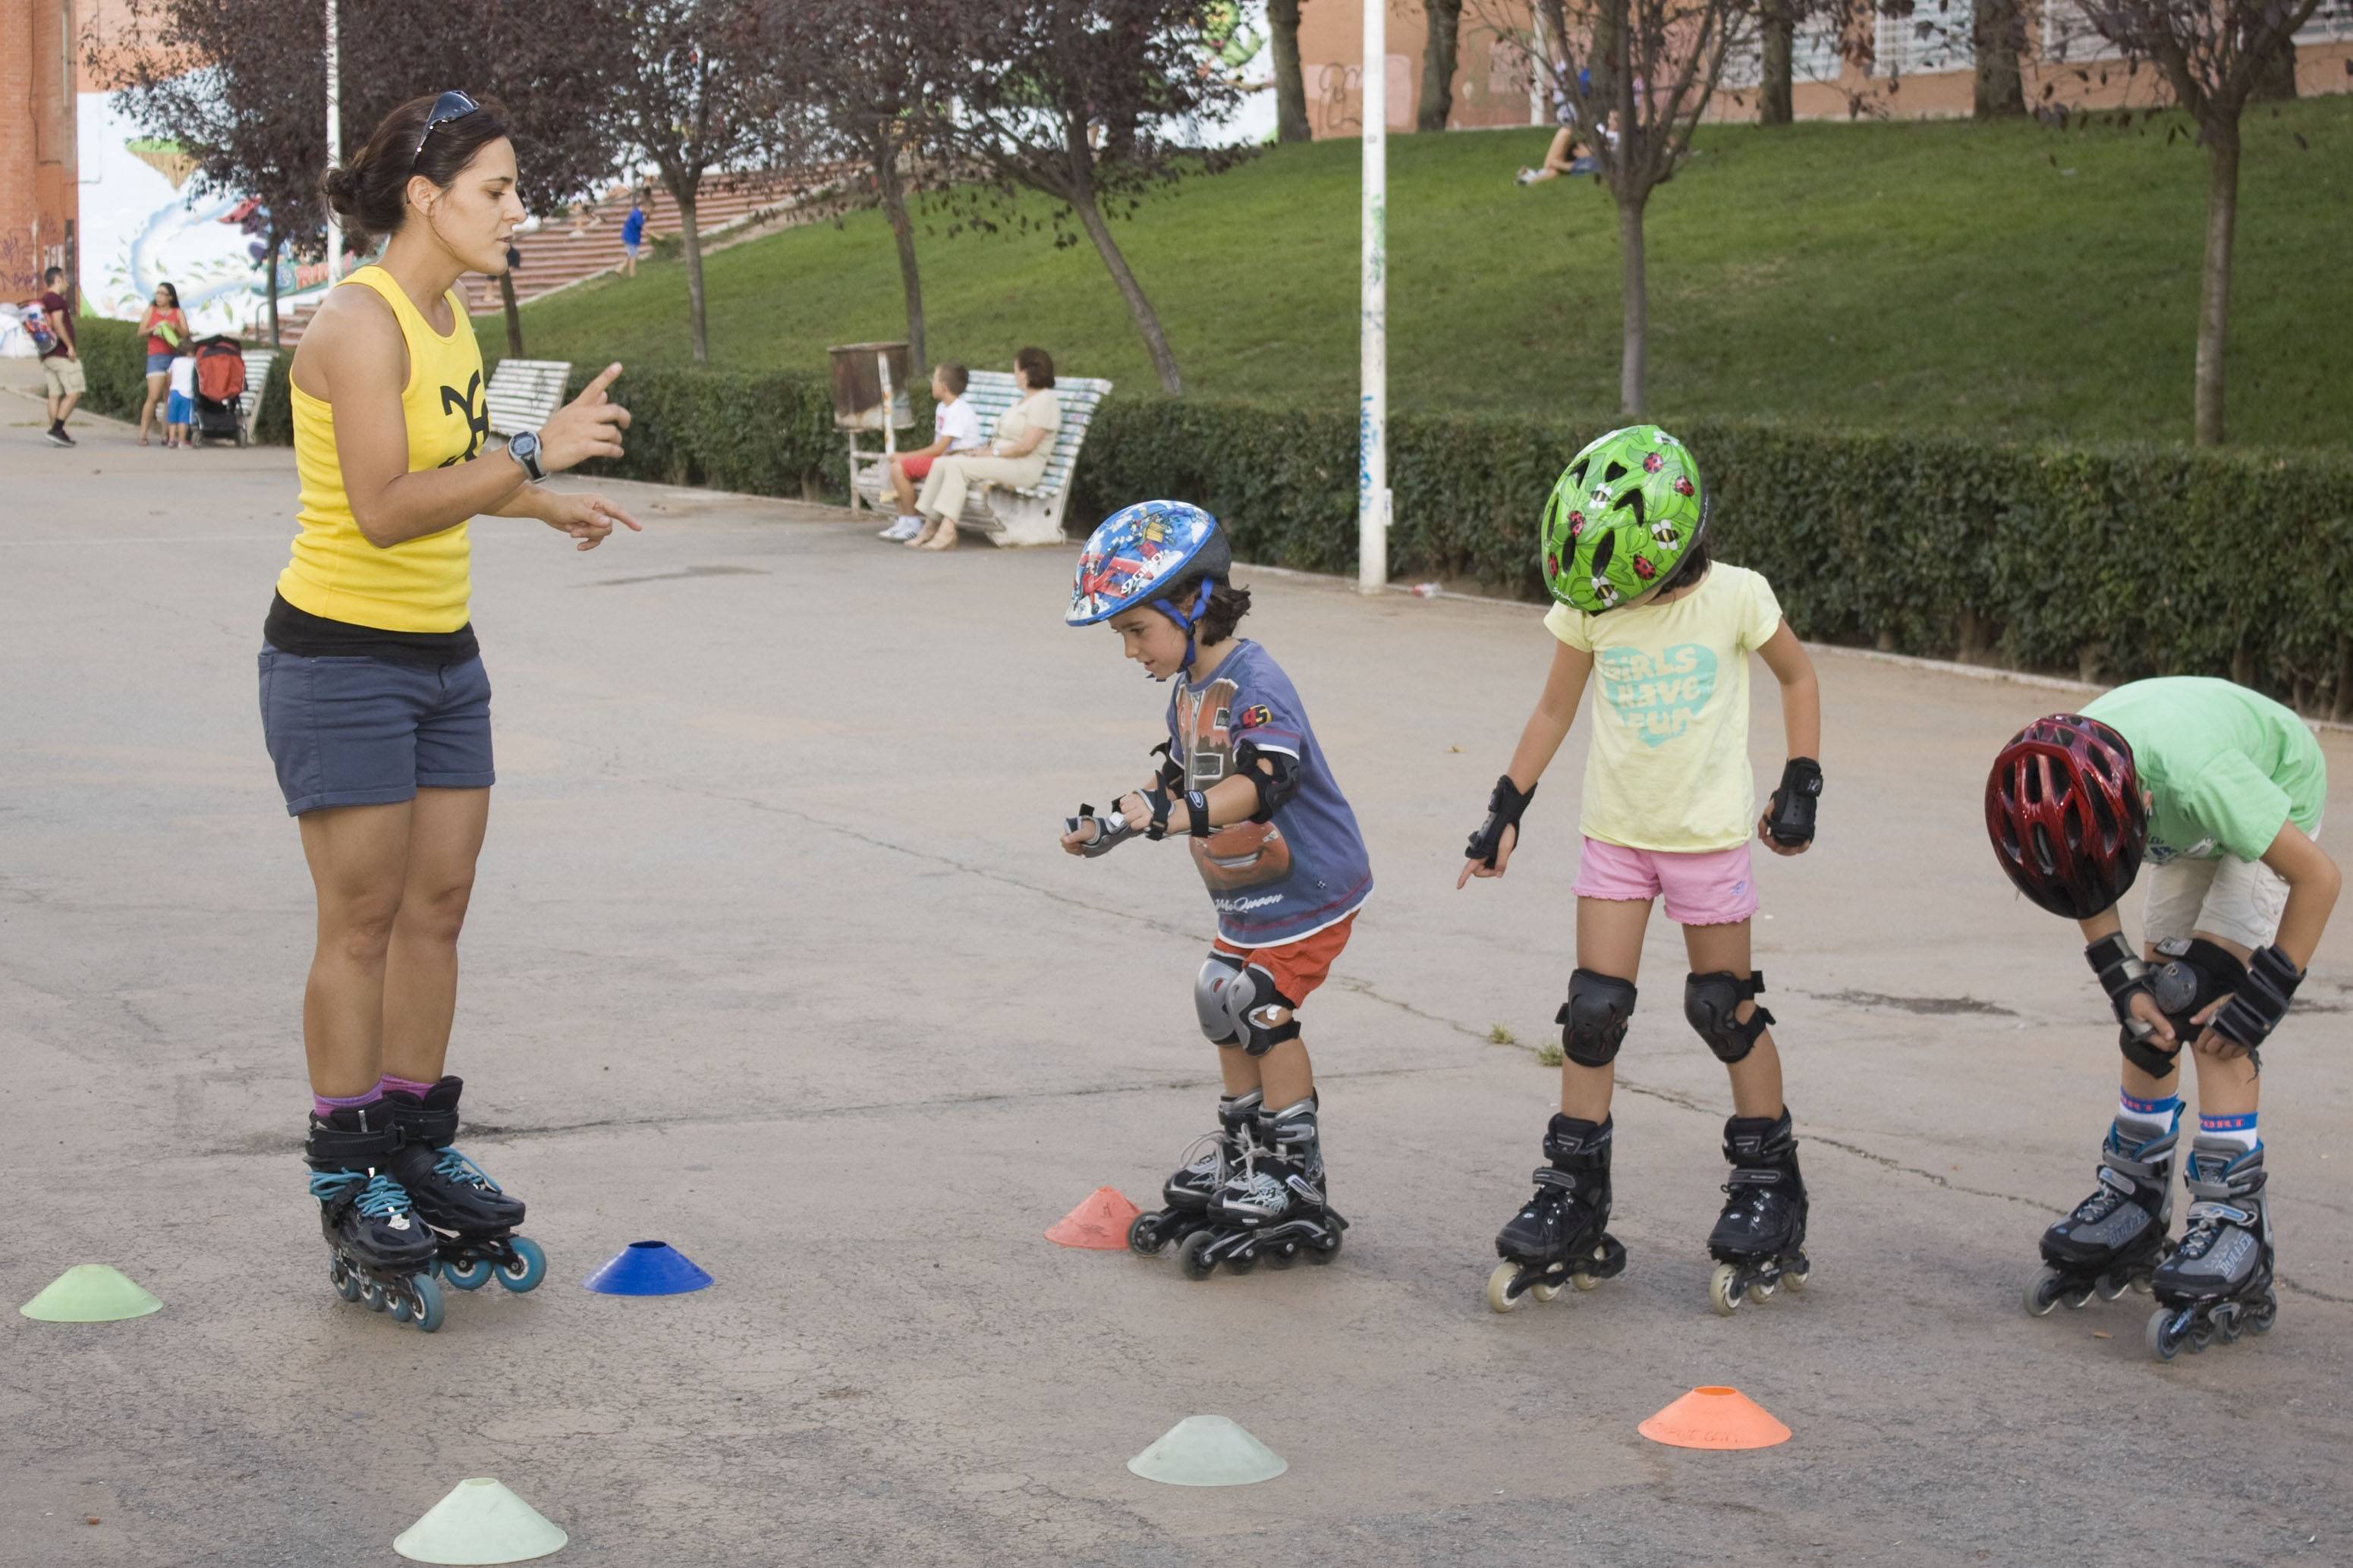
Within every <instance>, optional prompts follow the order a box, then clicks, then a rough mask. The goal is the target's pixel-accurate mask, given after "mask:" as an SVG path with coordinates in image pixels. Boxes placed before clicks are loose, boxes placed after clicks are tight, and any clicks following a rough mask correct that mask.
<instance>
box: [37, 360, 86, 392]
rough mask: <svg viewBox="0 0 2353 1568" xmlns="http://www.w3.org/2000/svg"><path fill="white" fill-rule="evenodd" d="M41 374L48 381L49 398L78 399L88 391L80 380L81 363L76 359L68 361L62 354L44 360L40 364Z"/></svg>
mask: <svg viewBox="0 0 2353 1568" xmlns="http://www.w3.org/2000/svg"><path fill="white" fill-rule="evenodd" d="M41 374H43V375H46V376H47V377H48V379H49V395H50V396H51V397H78V396H79V395H81V394H82V393H84V392H87V391H89V390H90V388H89V385H88V384H87V383H85V382H84V381H83V380H82V375H81V361H79V360H78V359H68V358H66V357H65V355H63V354H58V356H57V357H56V358H54V359H45V360H43V361H42V362H41Z"/></svg>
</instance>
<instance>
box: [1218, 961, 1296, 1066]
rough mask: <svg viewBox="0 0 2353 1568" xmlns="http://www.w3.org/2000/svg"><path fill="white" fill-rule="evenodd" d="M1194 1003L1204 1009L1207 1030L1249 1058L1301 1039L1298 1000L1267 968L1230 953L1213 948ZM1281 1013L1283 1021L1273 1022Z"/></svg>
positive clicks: (1225, 1044) (1219, 1041) (1222, 1042)
mask: <svg viewBox="0 0 2353 1568" xmlns="http://www.w3.org/2000/svg"><path fill="white" fill-rule="evenodd" d="M1193 1005H1195V1006H1196V1007H1197V1008H1198V1009H1199V1011H1200V1015H1201V1032H1202V1033H1203V1034H1205V1035H1207V1036H1208V1037H1209V1038H1210V1039H1211V1040H1213V1041H1215V1042H1216V1043H1217V1044H1219V1045H1221V1046H1240V1047H1241V1048H1242V1049H1243V1050H1244V1051H1245V1052H1247V1053H1248V1054H1250V1056H1254V1057H1262V1056H1264V1055H1266V1053H1267V1052H1269V1051H1271V1050H1272V1049H1274V1047H1277V1046H1279V1045H1281V1044H1282V1042H1283V1041H1285V1040H1295V1039H1297V1038H1298V1037H1299V1004H1298V1003H1296V1002H1293V1000H1292V999H1291V998H1290V997H1288V996H1285V995H1284V994H1282V992H1280V991H1278V990H1276V989H1275V988H1274V981H1273V978H1272V977H1271V976H1270V975H1269V974H1268V973H1267V972H1266V971H1265V970H1263V969H1258V968H1254V967H1252V966H1251V965H1250V964H1249V963H1245V962H1244V961H1243V960H1241V959H1239V958H1236V957H1234V956H1233V955H1232V954H1231V953H1227V952H1215V951H1212V952H1210V954H1209V961H1208V963H1204V964H1203V965H1201V974H1200V978H1199V979H1198V980H1197V981H1196V982H1195V983H1194V987H1193ZM1278 1013H1280V1014H1282V1022H1281V1023H1276V1022H1275V1021H1274V1015H1276V1014H1278Z"/></svg>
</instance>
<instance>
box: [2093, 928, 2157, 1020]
mask: <svg viewBox="0 0 2353 1568" xmlns="http://www.w3.org/2000/svg"><path fill="white" fill-rule="evenodd" d="M2084 963H2088V964H2090V965H2091V966H2092V973H2094V974H2096V975H2098V976H2099V977H2100V989H2102V990H2103V991H2105V992H2106V993H2107V994H2108V1005H2109V1006H2110V1007H2111V1008H2113V1009H2115V1011H2116V1022H2117V1023H2119V1024H2123V1025H2126V1026H2130V1025H2131V1024H2132V1021H2133V1010H2132V999H2133V997H2134V996H2135V995H2142V996H2147V997H2149V998H2150V999H2151V1000H2155V999H2156V995H2157V993H2156V992H2154V991H2152V990H2151V989H2150V988H2149V984H2148V965H2147V964H2146V963H2142V962H2141V959H2140V954H2138V953H2137V952H2134V951H2133V950H2132V943H2130V942H2126V940H2125V939H2124V936H2123V934H2122V933H2121V932H2112V933H2110V934H2109V935H2107V936H2104V937H2102V938H2101V939H2100V940H2099V941H2097V942H2094V943H2093V944H2092V945H2091V946H2089V947H2087V948H2085V949H2084Z"/></svg>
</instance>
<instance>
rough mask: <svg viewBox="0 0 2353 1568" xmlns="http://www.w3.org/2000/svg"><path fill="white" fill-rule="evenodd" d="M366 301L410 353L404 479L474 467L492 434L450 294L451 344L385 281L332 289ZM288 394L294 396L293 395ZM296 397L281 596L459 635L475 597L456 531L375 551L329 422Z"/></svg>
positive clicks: (315, 404) (477, 367) (383, 277)
mask: <svg viewBox="0 0 2353 1568" xmlns="http://www.w3.org/2000/svg"><path fill="white" fill-rule="evenodd" d="M335 287H337V288H338V289H354V288H356V289H374V290H375V292H376V294H377V295H379V296H380V297H382V299H383V300H384V302H385V304H387V305H389V306H391V307H392V313H393V315H394V316H395V317H396V319H397V320H398V321H399V322H400V336H401V339H402V341H403V342H406V344H407V345H408V381H407V383H406V384H405V385H403V386H402V387H401V389H400V414H401V418H402V420H403V422H404V423H405V424H406V426H407V430H408V471H409V472H410V473H412V474H414V473H418V472H421V471H423V470H424V469H427V468H448V466H449V465H450V464H452V463H464V462H470V461H472V460H473V459H474V458H476V457H478V456H480V453H481V450H482V443H483V442H484V441H485V440H486V439H488V437H489V436H490V433H491V413H490V405H489V404H488V403H487V402H486V401H485V400H484V397H483V393H482V346H481V344H480V342H476V341H475V338H474V327H473V322H472V321H471V320H470V318H469V317H468V316H467V314H466V307H465V304H464V302H463V301H461V300H459V298H458V295H457V291H456V290H455V289H452V290H451V291H450V292H449V294H448V301H449V311H450V315H451V318H452V320H453V321H454V323H455V324H454V327H453V329H452V330H451V331H449V332H448V333H447V334H446V335H445V334H443V333H441V332H438V331H434V330H433V326H432V323H430V322H428V321H426V319H425V318H424V317H423V316H422V315H420V314H419V313H418V312H417V307H416V305H414V304H413V303H411V302H410V300H409V298H408V295H407V294H406V291H404V290H403V289H402V288H401V287H400V285H399V284H397V283H396V282H394V281H393V279H392V274H390V273H388V272H386V271H385V270H384V269H383V268H380V267H363V268H360V269H359V270H358V271H356V272H354V273H353V274H352V275H351V276H350V277H349V278H346V279H343V281H342V282H341V283H338V284H337V285H335ZM290 386H291V384H290ZM291 390H292V392H293V395H294V472H295V476H296V478H297V479H300V480H301V487H302V495H301V510H299V511H297V512H296V514H295V516H296V518H297V520H298V521H301V524H302V531H301V533H299V534H297V535H296V536H295V539H294V558H293V559H292V560H291V561H290V562H289V563H287V566H286V570H285V571H284V572H283V573H281V574H280V576H279V579H278V593H279V596H280V597H281V598H283V599H284V600H285V601H286V602H287V603H288V604H290V605H293V606H294V607H295V608H296V609H298V610H302V611H306V612H308V613H309V614H311V615H314V616H322V617H323V618H325V619H327V620H331V621H343V622H345V623H347V624H349V625H351V626H374V627H375V628H377V629H378V630H381V631H391V632H454V631H456V630H457V629H458V628H459V627H460V626H464V625H465V624H466V616H467V602H468V600H469V599H470V596H471V595H472V591H473V577H472V573H471V562H472V547H471V545H470V543H469V542H468V540H467V537H466V525H465V524H464V523H462V522H460V523H458V524H456V525H454V526H452V527H449V528H445V529H443V530H442V531H440V532H438V533H428V534H426V535H425V536H424V537H423V538H421V539H408V540H403V541H402V542H400V543H398V544H396V545H393V546H392V547H391V548H389V549H384V548H380V547H378V546H376V545H374V544H370V543H369V542H368V541H367V536H366V535H365V534H364V533H362V532H361V531H360V530H359V524H357V523H356V522H354V521H352V503H351V500H350V498H349V497H348V496H346V495H345V494H344V493H343V464H342V462H341V461H340V460H339V459H338V458H337V456H336V453H335V410H334V405H332V404H330V403H325V402H322V400H320V399H318V398H316V397H313V396H311V395H310V394H309V393H307V392H305V391H303V390H302V389H301V387H299V386H291Z"/></svg>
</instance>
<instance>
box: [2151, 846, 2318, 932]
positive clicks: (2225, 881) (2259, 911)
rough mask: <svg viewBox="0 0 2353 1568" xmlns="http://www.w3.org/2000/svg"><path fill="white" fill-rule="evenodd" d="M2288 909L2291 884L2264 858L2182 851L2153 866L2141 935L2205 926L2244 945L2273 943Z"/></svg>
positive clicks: (2186, 930) (2205, 929)
mask: <svg viewBox="0 0 2353 1568" xmlns="http://www.w3.org/2000/svg"><path fill="white" fill-rule="evenodd" d="M2286 908H2287V883H2286V882H2285V881H2284V880H2283V879H2281V877H2280V874H2279V873H2278V872H2276V871H2274V870H2273V869H2272V868H2270V867H2268V866H2266V865H2264V864H2263V862H2262V861H2260V860H2242V859H2239V858H2236V857H2235V856H2231V855H2221V856H2217V857H2215V858H2212V859H2209V860H2193V859H2190V858H2189V857H2188V856H2183V857H2182V858H2179V859H2178V860H2168V861H2167V862H2166V863H2165V864H2164V865H2162V866H2155V867H2151V868H2150V869H2149V879H2148V910H2147V914H2146V915H2144V916H2143V917H2142V921H2141V924H2142V927H2143V931H2142V934H2141V940H2142V941H2144V942H2163V941H2164V940H2165V939H2166V938H2168V937H2172V936H2188V935H2189V933H2190V932H2191V931H2205V932H2207V933H2208V934H2210V935H2212V936H2219V937H2221V938H2223V939H2224V940H2226V941H2229V942H2237V943H2238V944H2239V945H2240V946H2242V947H2269V946H2270V945H2271V944H2272V939H2273V938H2274V937H2275V936H2277V935H2278V934H2279V923H2280V915H2281V913H2282V912H2283V911H2284V910H2286Z"/></svg>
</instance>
